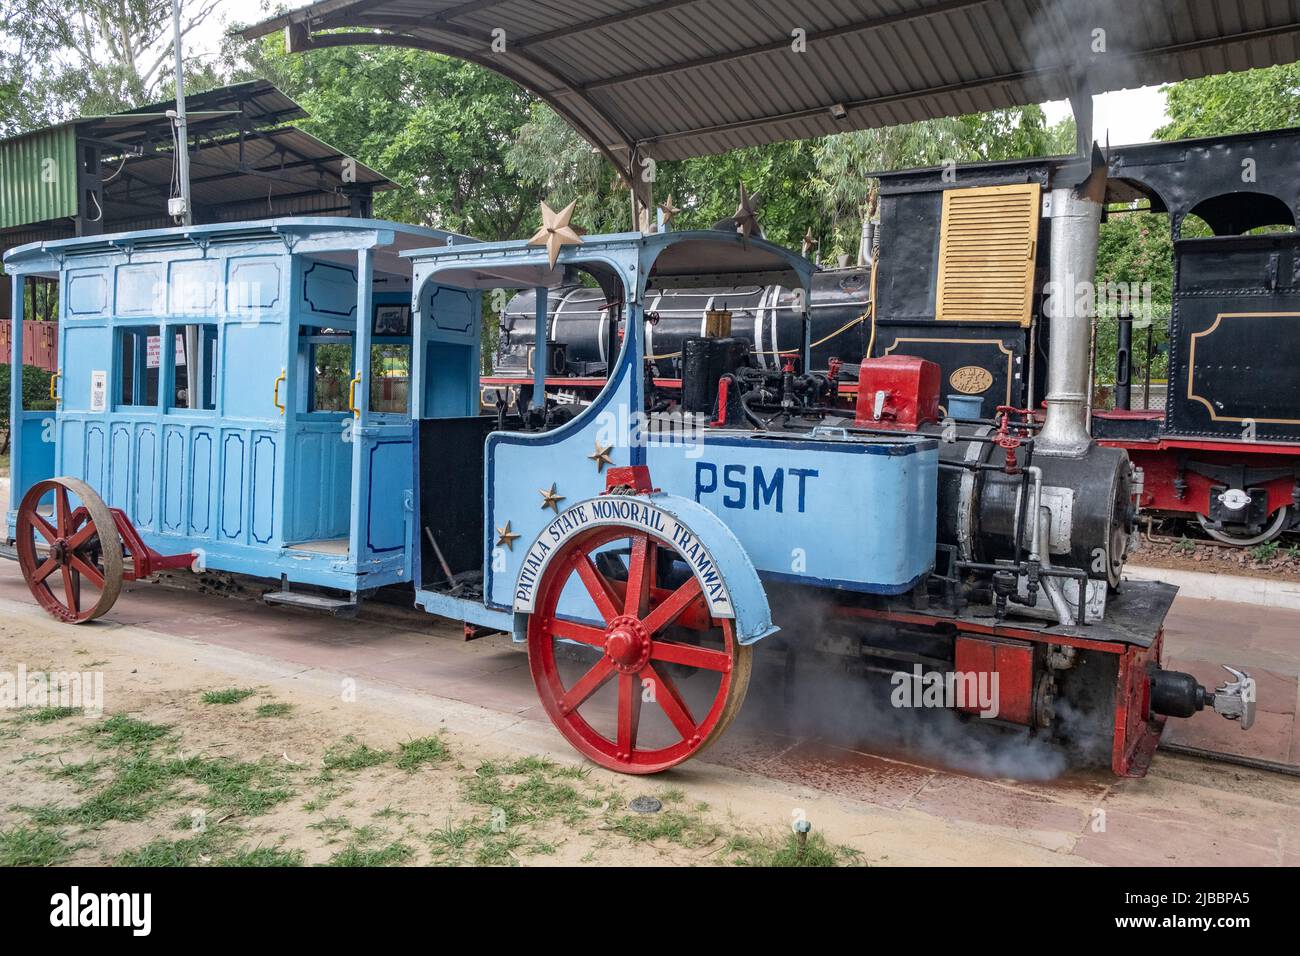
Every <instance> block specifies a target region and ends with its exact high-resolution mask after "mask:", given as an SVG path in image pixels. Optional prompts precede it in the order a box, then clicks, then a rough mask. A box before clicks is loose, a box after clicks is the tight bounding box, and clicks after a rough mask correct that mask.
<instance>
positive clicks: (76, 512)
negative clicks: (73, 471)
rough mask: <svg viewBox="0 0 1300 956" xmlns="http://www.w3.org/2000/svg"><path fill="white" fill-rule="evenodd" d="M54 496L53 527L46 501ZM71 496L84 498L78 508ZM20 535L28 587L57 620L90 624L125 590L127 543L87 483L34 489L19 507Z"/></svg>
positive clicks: (68, 481) (55, 481)
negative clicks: (124, 551) (43, 505)
mask: <svg viewBox="0 0 1300 956" xmlns="http://www.w3.org/2000/svg"><path fill="white" fill-rule="evenodd" d="M51 494H52V495H53V499H54V501H53V505H54V507H53V510H52V512H51V515H50V518H52V519H53V522H52V523H51V520H50V519H49V518H47V517H46V516H45V515H43V514H41V512H40V506H41V500H42V499H43V498H46V497H47V496H50V495H51ZM69 495H75V496H76V497H77V498H78V499H79V500H80V502H81V504H80V505H79V506H78V507H77V508H75V509H74V508H73V507H72V502H71V500H70V499H69ZM17 537H18V540H17V549H18V564H19V567H21V568H22V572H23V577H24V578H25V579H26V581H27V586H28V587H29V588H30V589H31V592H32V595H33V596H34V597H35V598H36V601H37V603H39V604H40V606H41V607H43V608H45V610H46V611H48V612H49V613H50V614H51V615H52V616H53V617H56V618H58V619H59V620H60V621H65V622H67V623H69V624H84V623H86V622H87V621H93V620H94V619H95V618H97V617H99V616H100V615H102V614H104V613H105V612H106V611H108V609H109V608H111V607H112V606H113V603H114V602H115V601H116V600H117V596H118V594H119V593H120V592H121V590H122V540H121V538H119V537H118V533H117V525H116V524H115V523H114V521H113V515H112V512H110V511H109V510H108V507H107V506H106V505H105V504H104V502H103V501H102V500H101V499H100V497H99V495H97V494H95V492H94V490H93V489H91V487H90V486H89V485H88V484H86V483H85V482H84V481H78V480H77V479H76V478H51V479H50V480H48V481H41V482H38V483H37V484H35V485H33V486H32V487H31V488H30V489H29V490H28V492H27V494H25V495H24V496H23V500H22V503H21V504H20V505H19V506H18V521H17ZM87 591H91V592H93V593H92V594H88V593H86V592H87Z"/></svg>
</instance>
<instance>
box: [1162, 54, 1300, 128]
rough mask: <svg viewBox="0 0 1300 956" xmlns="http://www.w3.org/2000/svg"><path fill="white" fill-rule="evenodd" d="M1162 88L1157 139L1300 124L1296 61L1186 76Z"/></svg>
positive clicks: (1299, 72) (1299, 73) (1299, 68)
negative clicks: (1163, 116) (1164, 119)
mask: <svg viewBox="0 0 1300 956" xmlns="http://www.w3.org/2000/svg"><path fill="white" fill-rule="evenodd" d="M1163 91H1164V94H1165V101H1166V104H1167V105H1166V111H1167V112H1168V114H1169V122H1168V123H1166V124H1165V125H1164V126H1162V127H1160V128H1159V129H1158V130H1156V132H1155V136H1156V139H1162V140H1173V139H1187V138H1189V137H1193V136H1224V135H1227V134H1229V133H1253V132H1256V131H1259V130H1269V129H1282V128H1284V127H1287V126H1296V125H1300V63H1288V64H1284V65H1282V66H1273V67H1268V68H1266V69H1261V70H1246V71H1244V72H1241V73H1221V74H1217V75H1214V76H1206V77H1202V78H1201V79H1197V80H1185V81H1184V82H1182V83H1175V84H1173V85H1172V86H1166V87H1164V88H1163Z"/></svg>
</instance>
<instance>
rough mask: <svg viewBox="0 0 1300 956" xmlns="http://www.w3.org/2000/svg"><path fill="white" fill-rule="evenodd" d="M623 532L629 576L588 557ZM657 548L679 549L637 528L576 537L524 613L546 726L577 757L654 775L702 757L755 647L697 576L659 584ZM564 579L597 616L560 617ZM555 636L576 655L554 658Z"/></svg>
mask: <svg viewBox="0 0 1300 956" xmlns="http://www.w3.org/2000/svg"><path fill="white" fill-rule="evenodd" d="M622 541H626V542H628V543H629V544H630V548H629V549H628V550H627V564H626V569H625V570H626V574H625V575H624V576H622V577H620V576H619V575H618V574H616V573H615V574H611V575H608V576H607V575H606V574H604V573H602V572H601V570H599V568H598V567H597V562H596V560H595V558H594V556H595V555H596V554H597V552H600V551H611V549H610V548H609V546H610V545H614V544H615V543H616V542H622ZM661 551H668V552H676V548H675V547H674V546H673V545H672V544H670V543H669V542H667V541H665V540H662V539H659V538H656V537H654V536H651V535H649V534H647V533H646V532H644V531H641V530H640V529H635V528H622V527H603V528H596V529H593V530H591V531H588V532H585V533H584V534H580V535H577V536H575V537H574V538H572V539H570V540H569V541H567V542H565V543H564V544H563V545H561V548H560V550H559V551H558V552H557V553H556V554H554V555H553V556H552V557H551V560H550V563H549V564H548V566H547V569H546V572H545V574H544V576H543V578H542V580H541V582H540V583H539V585H538V600H537V604H536V608H535V611H534V613H533V614H532V616H531V617H530V618H529V621H528V663H529V667H530V669H531V670H532V674H533V683H534V684H535V685H536V687H537V693H538V696H539V697H540V698H541V702H542V706H543V707H544V708H545V710H546V713H547V714H548V715H549V716H550V718H551V721H552V723H554V724H555V726H556V727H557V728H558V729H559V731H560V733H562V734H563V735H564V736H565V738H566V739H567V740H568V741H569V743H571V744H573V746H574V747H576V748H577V749H578V750H579V751H580V752H581V753H582V754H583V755H584V756H586V757H588V758H590V759H591V760H593V761H594V762H596V763H598V764H600V765H601V766H602V767H608V768H609V769H611V770H618V771H620V772H622V773H657V772H658V771H660V770H667V769H668V768H669V767H672V766H675V765H676V764H679V763H681V762H682V761H683V760H686V759H688V758H690V757H693V756H694V755H696V754H698V753H699V752H700V751H702V750H703V749H704V748H705V747H707V746H708V745H709V744H711V743H712V742H713V741H714V740H716V739H717V738H718V737H719V736H721V735H722V732H723V731H724V730H725V729H726V727H727V725H728V724H729V723H731V720H732V719H733V718H734V717H735V716H736V714H737V712H739V710H740V705H741V704H742V703H743V701H744V699H745V691H746V689H747V688H748V686H749V671H750V648H749V647H746V646H744V645H741V644H740V643H738V642H737V640H736V636H735V629H734V628H733V626H732V622H731V621H730V620H728V619H725V618H724V619H715V618H713V617H711V616H710V613H709V609H708V604H707V603H706V602H705V600H704V596H703V594H702V592H701V591H700V583H699V580H698V579H697V578H696V577H695V576H694V575H693V574H688V576H687V578H686V580H685V581H684V582H683V583H681V584H679V585H677V586H676V587H659V585H658V580H657V578H658V567H659V563H660V562H659V557H660V554H659V552H661ZM610 556H613V552H611V555H610ZM607 568H608V566H607ZM570 582H572V583H573V586H572V587H568V595H569V596H570V597H569V600H570V601H571V600H573V596H580V595H581V594H584V593H585V594H586V595H587V596H588V597H589V598H590V600H591V603H592V604H594V605H595V607H596V610H597V612H598V613H599V615H600V619H601V620H602V622H603V623H602V624H600V625H592V624H587V623H582V622H580V621H578V620H576V619H574V617H573V616H572V615H571V614H569V615H566V616H560V613H559V612H558V611H559V605H560V599H561V595H563V594H564V593H565V590H566V586H568V585H569V584H570ZM566 610H569V611H571V610H572V609H571V608H568V607H567V606H566ZM588 613H590V612H588ZM561 642H565V644H566V645H567V647H568V649H570V650H572V651H573V652H574V653H573V654H560V655H557V654H556V648H557V647H559V646H561ZM574 658H578V659H574ZM682 678H686V679H685V680H683V679H682ZM679 684H680V686H679ZM644 703H649V704H651V706H650V707H648V708H643V706H642V705H643V704H644Z"/></svg>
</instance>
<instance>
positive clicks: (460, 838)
mask: <svg viewBox="0 0 1300 956" xmlns="http://www.w3.org/2000/svg"><path fill="white" fill-rule="evenodd" d="M476 833H477V829H476V827H475V826H474V824H472V823H461V824H453V823H452V822H451V821H450V820H448V821H447V825H446V826H445V827H443V828H442V829H440V830H434V831H433V832H432V833H430V834H429V835H428V836H427V837H425V839H426V840H427V841H428V842H429V845H430V846H431V847H432V848H433V850H434V852H435V853H453V854H458V853H460V852H462V851H463V850H465V849H466V848H467V847H468V846H469V845H470V843H471V842H473V840H474V837H475V835H476Z"/></svg>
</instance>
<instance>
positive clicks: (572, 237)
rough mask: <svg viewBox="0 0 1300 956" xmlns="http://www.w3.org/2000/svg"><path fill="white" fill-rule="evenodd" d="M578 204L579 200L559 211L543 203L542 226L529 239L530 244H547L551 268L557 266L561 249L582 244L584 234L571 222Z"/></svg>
mask: <svg viewBox="0 0 1300 956" xmlns="http://www.w3.org/2000/svg"><path fill="white" fill-rule="evenodd" d="M577 205H578V200H576V199H575V200H574V201H573V202H571V203H569V204H568V205H567V206H565V207H564V208H563V209H561V210H560V211H559V212H558V213H557V212H556V211H555V210H554V209H552V208H551V207H550V206H548V205H546V203H542V228H541V229H538V230H537V232H535V233H534V234H533V238H531V239H529V240H528V244H529V245H530V246H545V247H546V254H547V257H548V258H549V259H550V263H551V268H552V269H554V268H555V260H556V259H558V258H559V257H560V250H561V249H562V248H564V247H565V246H579V245H582V236H581V235H579V230H578V229H577V227H576V226H572V225H570V224H569V219H570V218H571V217H572V216H573V209H574V207H575V206H577Z"/></svg>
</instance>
